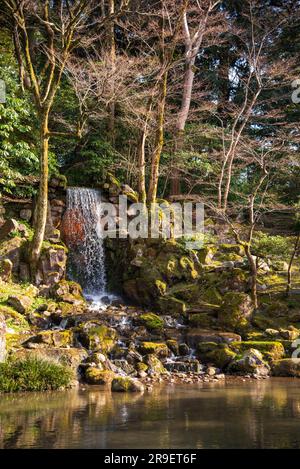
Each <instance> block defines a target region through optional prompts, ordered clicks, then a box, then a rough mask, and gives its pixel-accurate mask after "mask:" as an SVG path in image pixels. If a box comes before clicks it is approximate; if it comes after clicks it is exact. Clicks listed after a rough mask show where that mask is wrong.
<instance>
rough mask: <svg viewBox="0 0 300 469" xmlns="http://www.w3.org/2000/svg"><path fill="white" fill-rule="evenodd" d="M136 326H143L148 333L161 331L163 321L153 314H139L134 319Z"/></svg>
mask: <svg viewBox="0 0 300 469" xmlns="http://www.w3.org/2000/svg"><path fill="white" fill-rule="evenodd" d="M136 322H137V324H141V325H142V326H145V327H146V328H147V329H148V330H150V331H161V330H162V329H163V327H164V321H163V319H161V318H160V317H159V316H157V315H156V314H153V313H145V314H141V315H139V316H138V317H137V318H136Z"/></svg>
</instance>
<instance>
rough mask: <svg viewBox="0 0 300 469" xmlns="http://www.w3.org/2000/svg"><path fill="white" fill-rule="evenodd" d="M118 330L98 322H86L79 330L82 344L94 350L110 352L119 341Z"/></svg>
mask: <svg viewBox="0 0 300 469" xmlns="http://www.w3.org/2000/svg"><path fill="white" fill-rule="evenodd" d="M117 338H118V335H117V332H116V331H115V330H114V329H112V328H110V327H107V326H105V325H104V324H99V323H96V322H92V321H91V322H88V323H85V324H84V325H83V326H82V327H81V328H80V331H79V340H80V342H81V343H82V345H83V346H84V347H85V348H87V349H88V350H91V351H93V352H102V353H105V354H107V353H109V352H111V351H112V350H113V348H114V346H115V344H116V342H117Z"/></svg>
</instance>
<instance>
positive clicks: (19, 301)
mask: <svg viewBox="0 0 300 469" xmlns="http://www.w3.org/2000/svg"><path fill="white" fill-rule="evenodd" d="M7 303H8V304H9V305H10V306H12V308H14V309H15V310H16V311H17V312H18V313H20V314H26V313H27V312H28V311H29V310H30V307H31V305H32V303H33V298H31V297H29V296H21V295H13V296H10V297H9V298H8V300H7Z"/></svg>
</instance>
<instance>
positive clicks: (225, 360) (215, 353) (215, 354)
mask: <svg viewBox="0 0 300 469" xmlns="http://www.w3.org/2000/svg"><path fill="white" fill-rule="evenodd" d="M197 356H198V357H199V359H200V360H201V362H203V363H212V364H214V365H215V366H217V367H218V368H221V369H222V370H223V369H226V368H227V367H228V365H230V363H231V362H232V361H233V360H234V359H235V357H236V353H235V352H234V351H232V350H231V349H230V348H229V347H228V345H226V344H224V343H223V344H216V343H214V342H200V343H199V344H198V347H197Z"/></svg>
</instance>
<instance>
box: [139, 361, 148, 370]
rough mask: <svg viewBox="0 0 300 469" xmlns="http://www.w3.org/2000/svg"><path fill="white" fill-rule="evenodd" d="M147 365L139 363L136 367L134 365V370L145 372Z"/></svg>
mask: <svg viewBox="0 0 300 469" xmlns="http://www.w3.org/2000/svg"><path fill="white" fill-rule="evenodd" d="M148 368H149V367H148V365H146V363H143V362H139V363H138V364H137V365H136V369H137V370H138V371H144V372H146V371H147V370H148Z"/></svg>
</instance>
